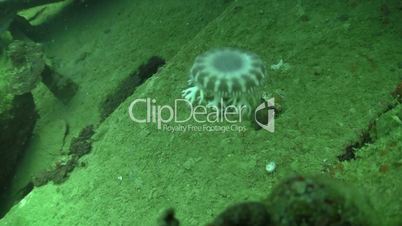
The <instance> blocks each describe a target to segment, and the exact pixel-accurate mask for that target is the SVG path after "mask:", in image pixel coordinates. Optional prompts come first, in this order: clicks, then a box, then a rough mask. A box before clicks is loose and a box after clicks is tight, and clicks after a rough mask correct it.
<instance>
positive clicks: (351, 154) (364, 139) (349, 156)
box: [338, 122, 375, 161]
mask: <svg viewBox="0 0 402 226" xmlns="http://www.w3.org/2000/svg"><path fill="white" fill-rule="evenodd" d="M374 127H375V123H374V122H372V123H370V124H369V126H368V128H367V129H366V130H364V131H363V132H362V133H361V135H360V136H359V138H358V139H357V141H355V142H353V143H352V144H349V145H348V146H346V148H345V151H344V152H343V154H341V155H339V156H338V160H339V161H349V160H353V159H356V152H357V151H358V150H359V149H361V148H362V147H364V146H365V145H367V144H371V143H373V142H374V140H375V139H374V137H373V136H372V131H373V128H374Z"/></svg>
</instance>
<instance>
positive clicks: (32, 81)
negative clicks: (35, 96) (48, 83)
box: [7, 40, 45, 95]
mask: <svg viewBox="0 0 402 226" xmlns="http://www.w3.org/2000/svg"><path fill="white" fill-rule="evenodd" d="M7 57H8V60H9V61H10V64H11V65H10V67H9V69H8V71H7V73H8V76H7V77H8V79H9V86H10V87H9V88H10V92H11V93H12V94H15V95H22V94H24V93H28V92H30V91H31V90H32V89H33V88H35V87H36V85H37V84H38V82H39V81H40V76H41V73H42V71H43V69H44V67H45V61H44V59H43V50H42V47H41V45H40V44H37V43H34V42H30V41H19V40H17V41H13V42H12V43H11V44H9V46H8V47H7Z"/></svg>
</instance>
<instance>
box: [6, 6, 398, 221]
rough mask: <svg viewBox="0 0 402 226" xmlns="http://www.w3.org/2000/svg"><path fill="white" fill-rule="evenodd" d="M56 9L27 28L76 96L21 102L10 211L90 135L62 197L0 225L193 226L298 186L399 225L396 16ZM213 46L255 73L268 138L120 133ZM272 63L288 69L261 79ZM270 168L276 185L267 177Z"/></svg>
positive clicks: (256, 9) (51, 188)
mask: <svg viewBox="0 0 402 226" xmlns="http://www.w3.org/2000/svg"><path fill="white" fill-rule="evenodd" d="M63 7H64V8H63V9H60V7H54V8H52V7H51V6H47V7H46V8H44V9H43V10H39V12H40V13H39V14H38V15H36V14H35V15H36V17H37V20H40V21H41V23H39V24H38V25H37V27H38V29H40V30H41V31H42V33H41V36H42V37H41V42H42V44H43V45H44V48H45V52H46V55H47V58H49V60H51V61H52V62H53V65H54V67H55V68H56V69H57V70H58V71H59V72H60V73H61V74H63V75H64V76H67V77H68V78H70V79H72V80H73V81H74V82H76V83H77V84H79V90H78V92H77V93H76V95H75V96H74V98H73V99H72V100H71V101H70V102H69V103H68V104H63V103H61V102H59V101H58V100H57V99H56V98H55V97H54V96H53V95H52V94H51V93H50V91H48V90H47V89H46V87H45V86H44V85H40V86H39V87H37V88H36V89H35V90H34V91H33V94H34V97H35V103H36V106H37V111H38V113H39V115H40V119H39V120H38V122H37V125H36V128H35V132H34V136H33V137H32V139H31V143H30V146H29V148H28V150H27V152H26V155H25V157H24V158H23V159H22V160H21V162H20V164H19V168H18V171H17V173H16V175H15V177H14V181H13V182H12V185H11V186H12V189H11V190H12V191H11V193H10V200H8V201H7V202H8V203H13V202H16V201H15V200H14V199H15V198H16V196H18V195H16V194H17V193H18V192H17V191H19V190H20V189H21V188H22V187H24V186H25V185H26V184H28V183H29V182H30V181H31V179H32V177H35V176H37V175H38V174H40V173H41V172H43V171H44V170H47V169H50V168H52V167H54V165H55V164H56V162H58V161H63V160H64V159H66V158H68V155H67V154H68V150H69V147H70V143H71V140H72V138H73V137H77V136H78V134H79V132H80V131H81V130H82V129H83V128H84V127H86V126H88V125H90V124H93V125H95V128H96V129H95V134H94V136H93V137H92V138H91V139H92V151H91V152H90V153H89V154H87V155H84V156H83V157H81V158H80V159H79V160H78V161H79V163H78V164H77V166H76V167H75V169H74V170H73V171H72V172H71V173H70V174H69V177H68V178H67V180H66V181H65V182H64V183H61V184H59V183H57V184H55V183H53V182H50V183H48V184H46V185H43V186H38V187H35V188H34V189H33V190H32V191H31V192H30V193H29V194H28V195H27V196H25V197H24V198H23V199H22V200H21V201H19V202H16V203H15V205H14V207H13V208H12V209H11V210H10V211H9V212H8V213H7V214H6V215H5V216H4V218H2V219H1V220H0V225H156V222H157V219H158V217H159V216H160V214H161V212H162V211H164V210H165V209H167V208H170V207H172V208H174V209H175V212H176V214H177V218H178V219H179V220H180V221H181V225H205V224H206V223H208V222H211V221H212V219H213V218H214V217H215V216H217V215H218V214H219V212H221V211H222V210H223V209H224V208H225V207H226V206H228V205H230V204H233V203H236V202H241V201H246V200H262V199H265V198H266V197H267V196H269V194H270V193H271V191H272V190H273V188H274V187H275V185H277V184H278V183H279V182H280V181H282V180H283V179H285V178H287V177H288V176H289V175H294V174H314V175H324V176H328V177H330V178H333V179H334V180H335V179H338V180H340V181H342V183H345V184H346V186H347V187H350V189H353V191H354V192H356V193H359V194H361V195H362V196H363V198H362V201H360V204H361V206H362V209H365V210H366V209H368V213H367V216H368V219H371V220H373V221H376V222H377V221H378V223H377V224H376V225H401V224H402V214H401V213H402V189H401V188H402V176H401V175H402V142H401V140H402V121H401V120H402V113H401V112H402V107H401V105H400V104H399V103H398V102H397V101H396V100H395V97H393V96H392V95H391V93H392V92H393V91H394V90H395V88H396V87H397V86H398V84H400V83H401V80H402V27H401V26H400V25H401V24H402V4H401V2H400V1H397V0H394V1H359V0H348V1H347V0H344V1H337V2H334V1H327V0H325V1H304V0H299V1H290V0H281V1H276V0H238V1H226V0H219V1H212V0H205V1H181V0H180V1H179V0H167V1H162V0H150V1H146V0H134V1H132V0H130V1H129V0H120V1H87V2H86V1H84V3H82V2H80V3H75V4H74V3H72V4H70V5H67V6H63ZM56 11H57V14H55V13H54V12H56ZM47 15H52V16H51V17H50V16H49V17H48V16H47ZM218 47H236V48H241V49H247V50H249V51H252V52H255V53H256V54H258V55H259V56H260V57H261V58H262V59H263V60H264V62H266V66H267V69H268V82H267V83H266V85H265V86H264V91H265V92H266V93H267V94H268V95H276V96H280V97H281V98H280V105H281V109H282V110H281V112H280V114H279V115H278V117H277V118H276V119H275V132H274V133H270V132H268V131H265V130H263V129H260V130H256V129H255V128H254V127H253V126H252V125H251V123H250V122H249V121H247V120H246V121H244V122H241V123H237V124H236V126H234V127H230V128H234V129H233V130H230V131H226V132H222V131H211V130H213V129H212V127H201V128H207V129H204V130H201V131H188V130H187V131H171V130H168V129H167V127H161V128H160V129H159V128H158V126H157V124H156V123H136V122H134V121H132V120H131V119H130V116H129V111H128V109H129V106H130V103H131V102H132V101H134V100H136V99H138V98H152V99H155V100H156V104H155V106H156V105H167V104H173V103H174V101H175V99H178V98H181V91H182V90H183V89H185V88H187V85H188V84H187V80H188V73H189V69H190V68H191V66H192V64H193V61H194V59H195V57H196V56H197V55H199V54H201V53H203V52H204V51H207V50H209V49H212V48H218ZM152 56H159V57H162V58H163V59H164V60H165V61H166V64H165V66H163V67H162V68H160V69H159V70H158V72H157V73H156V74H155V75H153V76H152V77H151V78H149V79H148V80H147V81H146V82H145V83H143V84H142V85H140V86H139V87H137V88H136V89H135V91H134V92H133V93H132V95H131V96H130V97H128V98H127V99H126V100H125V101H124V102H123V103H122V104H121V105H120V106H119V107H118V108H117V109H116V110H115V111H114V112H113V113H112V114H111V115H110V116H109V117H107V118H106V119H105V120H104V121H101V118H100V106H101V104H102V103H103V101H104V99H105V98H106V96H107V94H108V93H111V92H113V91H114V90H115V89H116V87H118V86H119V82H120V81H123V80H124V79H125V78H126V77H127V76H128V75H129V74H132V73H133V71H134V72H135V71H136V70H137V68H138V67H139V66H140V65H142V64H144V63H145V62H147V60H148V59H149V58H151V57H152ZM281 60H282V62H284V63H285V65H286V67H281V68H280V69H279V70H275V67H273V69H271V65H277V64H278V62H280V61H281ZM146 110H147V109H146V108H141V109H139V110H138V111H139V112H137V113H142V114H145V112H146ZM188 111H189V110H188V109H186V108H179V109H178V112H177V114H180V115H185V114H188ZM168 125H170V126H179V125H181V126H184V127H186V128H190V127H191V126H195V125H197V123H196V122H195V121H188V122H185V123H169V124H168ZM204 125H205V124H204ZM213 125H219V126H224V125H228V123H226V124H225V123H217V124H213ZM189 126H190V127H189ZM206 126H209V124H207V125H206ZM169 128H174V127H169ZM238 130H241V131H238ZM340 156H341V157H340ZM269 162H275V163H276V169H275V170H274V172H271V173H268V172H267V171H266V169H265V166H266V164H267V163H269ZM13 190H14V192H13ZM9 205H11V204H9ZM363 206H364V207H363ZM366 207H367V208H366Z"/></svg>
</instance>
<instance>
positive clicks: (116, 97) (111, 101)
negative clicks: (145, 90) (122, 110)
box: [101, 56, 165, 121]
mask: <svg viewBox="0 0 402 226" xmlns="http://www.w3.org/2000/svg"><path fill="white" fill-rule="evenodd" d="M164 64H165V60H164V59H162V58H161V57H158V56H153V57H151V58H150V59H149V60H148V61H147V62H146V63H145V64H143V65H141V66H140V67H139V68H138V69H137V70H135V71H134V72H132V73H130V74H129V75H128V77H127V78H125V79H123V81H121V82H120V84H119V85H118V86H117V88H116V89H115V90H114V91H113V92H112V93H109V94H108V95H107V96H106V98H105V100H104V101H103V103H102V104H101V121H103V120H105V119H106V118H107V117H108V116H109V115H110V114H111V113H112V112H113V111H114V110H115V109H116V108H117V107H118V106H119V105H120V104H121V103H123V102H124V100H126V99H127V98H128V97H129V96H131V95H132V94H133V92H134V90H135V89H136V88H137V87H138V86H140V85H141V84H143V83H144V82H145V81H146V80H147V79H148V78H150V77H151V76H152V75H154V74H155V73H157V72H158V70H159V68H160V67H162V66H163V65H164Z"/></svg>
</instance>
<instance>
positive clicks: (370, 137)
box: [338, 95, 401, 161]
mask: <svg viewBox="0 0 402 226" xmlns="http://www.w3.org/2000/svg"><path fill="white" fill-rule="evenodd" d="M393 96H394V97H395V99H394V100H393V102H392V103H390V104H388V105H387V106H386V107H385V109H384V110H383V111H381V112H380V113H378V115H377V117H376V118H375V119H374V120H373V121H371V122H370V123H369V125H368V126H367V129H365V130H363V131H362V132H361V134H360V136H359V138H358V139H357V140H356V141H355V142H352V143H351V144H349V145H347V146H346V148H345V150H344V151H343V153H342V154H341V155H339V156H338V160H339V161H350V160H354V159H356V152H357V151H358V150H359V149H361V148H363V147H364V146H365V145H367V144H372V143H374V142H375V140H376V134H375V131H376V122H377V120H378V119H379V118H380V117H381V116H382V115H384V114H385V113H387V112H389V111H391V110H392V109H394V108H396V107H397V106H398V105H399V104H401V101H400V99H399V98H400V96H395V95H393Z"/></svg>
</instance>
